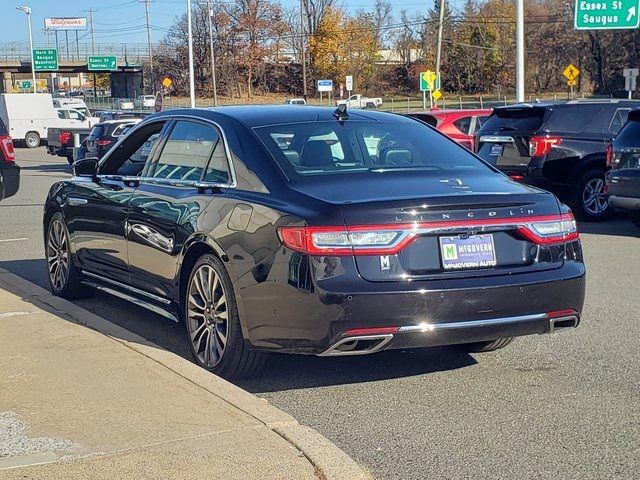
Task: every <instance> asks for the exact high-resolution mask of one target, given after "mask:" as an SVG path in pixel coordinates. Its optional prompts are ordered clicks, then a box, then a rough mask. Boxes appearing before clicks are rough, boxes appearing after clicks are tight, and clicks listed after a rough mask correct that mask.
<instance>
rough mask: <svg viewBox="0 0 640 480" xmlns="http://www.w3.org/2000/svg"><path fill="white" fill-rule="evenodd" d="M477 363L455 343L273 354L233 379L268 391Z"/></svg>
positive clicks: (249, 387) (247, 387) (248, 387)
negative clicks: (330, 354) (354, 352)
mask: <svg viewBox="0 0 640 480" xmlns="http://www.w3.org/2000/svg"><path fill="white" fill-rule="evenodd" d="M476 363H477V362H476V360H475V359H474V358H473V357H472V356H471V355H469V354H468V353H467V352H465V351H464V350H462V349H461V348H458V347H454V346H452V347H432V348H419V349H418V348H417V349H410V350H389V351H385V352H380V353H375V354H372V355H362V356H352V357H336V358H323V357H315V356H308V355H284V354H272V355H271V356H270V358H269V361H268V362H267V365H266V367H265V369H264V370H263V371H262V372H261V373H260V374H259V375H258V376H257V377H255V378H249V379H245V380H238V381H236V382H234V383H235V384H236V385H238V386H239V387H242V388H244V389H245V390H247V391H249V392H251V393H267V392H277V391H282V390H296V389H301V388H313V387H325V386H331V385H343V384H352V383H364V382H375V381H378V380H389V379H393V378H403V377H411V376H416V375H426V374H429V373H435V372H442V371H449V370H457V369H459V368H464V367H469V366H471V365H475V364H476Z"/></svg>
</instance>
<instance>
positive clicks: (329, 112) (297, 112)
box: [152, 105, 415, 128]
mask: <svg viewBox="0 0 640 480" xmlns="http://www.w3.org/2000/svg"><path fill="white" fill-rule="evenodd" d="M334 110H335V107H314V106H308V105H307V106H304V107H301V108H294V109H292V108H289V107H288V106H287V105H241V106H224V107H212V108H188V109H186V108H181V109H175V110H164V111H162V112H161V113H159V114H156V115H157V116H156V115H153V116H152V117H154V118H158V116H173V115H188V116H195V117H202V118H209V119H215V118H214V114H219V115H224V116H226V117H229V118H232V119H234V120H236V121H238V122H239V123H241V124H243V125H244V126H246V127H248V128H253V127H258V126H265V125H278V124H285V123H299V122H316V121H336V122H337V121H338V120H337V119H336V117H334V116H333V112H334ZM347 113H348V114H349V118H350V119H352V120H373V121H391V122H404V123H408V124H412V123H413V122H414V121H415V120H412V119H410V118H407V117H403V116H401V115H398V114H395V113H389V112H376V111H373V110H361V109H351V110H348V112H347ZM347 121H348V120H347Z"/></svg>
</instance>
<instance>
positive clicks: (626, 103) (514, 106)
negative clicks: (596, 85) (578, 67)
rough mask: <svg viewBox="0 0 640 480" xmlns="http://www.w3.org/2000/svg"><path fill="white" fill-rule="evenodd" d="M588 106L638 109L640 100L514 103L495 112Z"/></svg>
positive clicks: (589, 99)
mask: <svg viewBox="0 0 640 480" xmlns="http://www.w3.org/2000/svg"><path fill="white" fill-rule="evenodd" d="M588 105H612V106H622V107H640V100H628V99H626V98H581V99H578V100H568V101H557V102H556V101H544V102H532V103H514V104H512V105H505V106H500V107H495V108H494V110H495V111H500V110H509V109H526V108H531V109H535V108H570V107H576V106H580V107H585V106H588Z"/></svg>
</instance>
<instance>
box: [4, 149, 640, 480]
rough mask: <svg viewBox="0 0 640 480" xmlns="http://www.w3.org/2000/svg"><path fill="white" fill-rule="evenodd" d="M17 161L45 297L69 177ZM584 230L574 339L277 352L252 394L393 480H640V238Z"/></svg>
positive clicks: (178, 331) (19, 259)
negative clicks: (47, 216) (52, 215)
mask: <svg viewBox="0 0 640 480" xmlns="http://www.w3.org/2000/svg"><path fill="white" fill-rule="evenodd" d="M17 156H18V163H19V164H20V166H21V167H23V170H22V173H23V185H22V187H21V190H20V192H19V193H18V195H16V196H15V197H12V198H10V199H7V200H6V201H3V202H2V203H1V204H0V225H3V230H2V233H0V240H2V242H0V258H1V260H0V268H6V269H8V270H10V271H13V272H15V273H17V274H18V275H21V276H23V277H26V278H28V279H29V280H31V281H34V282H36V283H38V284H40V285H43V286H45V285H46V282H47V279H46V265H45V263H44V260H43V251H42V240H41V238H42V237H41V228H42V227H41V219H42V202H43V200H44V197H45V195H46V191H47V189H48V187H49V185H50V184H51V183H53V182H54V181H55V180H56V179H59V178H63V177H66V176H68V175H69V173H68V172H69V166H68V165H66V162H65V161H64V159H56V158H52V157H47V155H46V154H45V153H44V150H43V149H38V150H37V151H27V150H25V149H20V150H18V151H17ZM581 228H582V231H583V235H582V239H583V246H584V250H585V255H586V262H587V267H588V279H587V288H588V291H587V301H586V304H585V311H584V315H583V318H582V323H581V325H580V327H579V328H578V329H576V330H572V331H571V332H570V333H568V334H558V335H553V336H533V337H529V338H524V339H519V340H516V341H515V342H514V343H513V344H512V345H510V346H509V347H508V348H506V349H504V350H502V351H499V352H495V353H491V354H483V355H478V356H474V355H469V354H466V353H462V352H460V351H459V350H458V349H454V348H438V349H425V350H418V351H414V352H403V351H398V352H384V353H381V354H379V355H372V356H368V357H361V358H355V357H354V358H346V357H345V358H317V357H294V358H291V357H289V356H278V355H274V356H273V358H272V359H271V361H270V363H269V364H268V366H267V369H266V371H264V372H263V373H262V374H261V376H260V377H258V378H256V379H253V380H247V381H244V382H242V383H239V385H240V386H242V387H243V388H245V389H247V390H249V391H251V392H255V393H257V394H258V395H260V396H263V397H265V398H267V399H268V400H269V401H270V402H271V403H273V404H274V405H276V406H277V407H279V408H282V409H283V410H285V411H287V412H288V413H290V414H292V415H293V416H294V417H296V418H297V419H298V420H299V421H300V422H301V423H304V424H307V425H310V426H312V427H314V428H315V429H317V430H319V431H320V432H321V433H323V434H324V435H326V436H327V437H329V438H330V439H331V440H332V441H334V442H336V443H337V444H338V446H340V447H341V448H342V449H343V450H345V451H346V452H347V453H348V454H350V455H351V456H353V457H354V458H356V460H358V461H359V462H360V463H362V464H364V465H365V466H367V467H368V468H369V469H370V470H371V471H372V472H373V473H374V475H376V476H377V477H379V478H388V479H391V478H394V479H395V478H398V479H400V478H402V479H423V478H509V479H512V478H580V479H583V478H594V479H595V478H612V477H616V478H634V477H635V476H636V472H637V471H639V470H640V409H639V408H638V399H637V393H638V391H640V373H639V372H640V358H639V357H638V355H637V345H638V344H639V343H640V322H638V317H639V315H638V313H637V312H639V311H640V290H639V287H638V285H640V260H639V259H638V256H637V254H636V253H637V249H638V245H639V243H638V242H640V234H639V232H638V230H637V229H636V228H635V227H634V226H633V225H632V224H631V223H630V222H628V221H627V220H615V221H608V222H604V223H601V224H582V225H581ZM9 235H11V236H9ZM7 239H9V240H11V239H13V241H9V242H7V241H5V240H7ZM80 303H81V304H82V305H83V306H84V307H85V308H88V309H90V310H92V311H94V312H96V313H98V314H100V315H102V316H104V317H105V318H108V319H110V320H111V321H113V322H114V323H117V324H119V325H122V326H124V327H125V328H127V329H129V330H131V331H134V332H135V333H138V334H140V335H142V336H144V337H146V338H148V339H150V340H151V341H153V342H154V343H156V344H159V345H161V346H162V347H163V348H166V349H168V350H171V351H173V352H176V353H179V354H181V355H183V356H185V357H187V356H188V355H189V351H188V346H187V345H185V343H186V342H184V335H185V334H184V330H183V329H182V327H181V326H180V325H178V324H174V323H172V322H170V321H167V320H164V319H162V318H161V317H158V316H155V315H153V314H149V313H148V312H146V311H144V310H141V309H138V308H135V307H131V306H129V305H128V304H125V303H124V302H121V301H119V300H117V299H114V298H112V297H110V296H103V295H97V296H96V297H93V298H91V299H87V300H84V301H82V302H80Z"/></svg>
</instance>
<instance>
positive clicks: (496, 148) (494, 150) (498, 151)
mask: <svg viewBox="0 0 640 480" xmlns="http://www.w3.org/2000/svg"><path fill="white" fill-rule="evenodd" d="M503 150H504V145H491V150H489V155H491V156H492V157H499V156H500V155H502V151H503Z"/></svg>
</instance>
